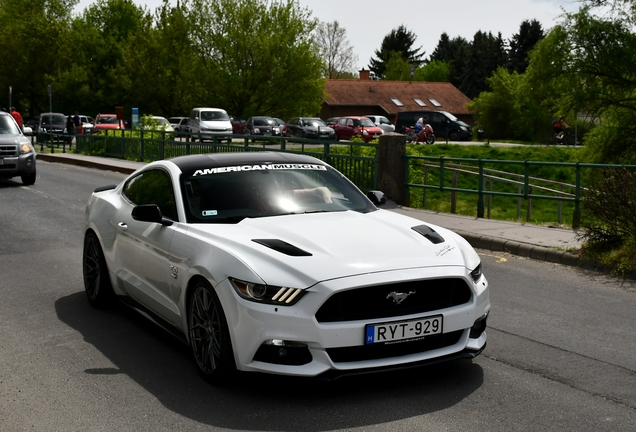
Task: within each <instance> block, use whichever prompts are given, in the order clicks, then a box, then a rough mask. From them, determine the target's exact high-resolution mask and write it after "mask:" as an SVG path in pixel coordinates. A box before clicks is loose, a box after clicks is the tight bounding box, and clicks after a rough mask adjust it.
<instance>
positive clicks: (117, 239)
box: [83, 152, 490, 383]
mask: <svg viewBox="0 0 636 432" xmlns="http://www.w3.org/2000/svg"><path fill="white" fill-rule="evenodd" d="M381 198H383V196H382V194H381V193H380V192H377V191H372V192H370V193H369V194H367V196H365V195H364V194H363V193H362V192H360V190H359V189H357V188H356V187H355V186H354V185H353V184H352V183H351V182H350V181H349V180H347V179H346V178H345V177H344V176H343V175H342V174H341V173H339V172H338V171H336V170H335V169H333V168H332V167H331V166H329V165H327V164H325V163H323V162H322V161H320V160H318V159H315V158H312V157H308V156H301V155H293V154H285V153H271V152H262V153H234V154H229V153H226V154H210V155H196V156H182V157H177V158H174V159H170V160H163V161H158V162H153V163H150V164H148V165H146V166H144V167H143V168H141V169H139V170H138V171H136V172H135V173H133V174H131V175H130V176H129V177H128V178H127V179H125V180H124V181H123V182H122V183H121V184H119V185H117V186H109V187H104V188H99V189H97V190H95V192H94V193H93V194H92V196H91V198H90V200H89V202H88V205H87V208H86V217H87V219H86V221H87V223H86V234H85V240H84V253H83V274H84V285H85V288H86V294H87V296H88V300H89V301H90V303H91V304H92V305H93V306H96V307H104V306H107V305H108V304H109V303H110V302H111V301H112V299H113V298H118V299H120V300H122V301H124V302H126V303H127V304H128V305H130V306H132V307H133V308H135V309H136V310H137V311H139V312H141V313H143V315H144V316H146V317H148V318H151V319H153V320H154V321H155V322H156V323H158V324H160V325H162V326H163V327H165V328H167V329H168V330H171V331H172V332H173V333H175V334H177V335H180V336H181V337H182V339H183V340H184V341H185V342H187V343H188V344H189V346H190V347H191V349H192V352H193V354H194V359H195V360H196V364H197V366H198V369H199V371H200V372H201V374H202V375H203V376H204V377H205V378H206V379H207V380H209V381H210V382H213V383H216V382H222V381H224V380H227V379H228V377H229V376H231V373H232V372H234V371H236V370H237V369H238V370H240V371H259V372H267V373H273V374H286V375H296V376H307V377H317V376H319V377H320V378H334V377H336V376H340V375H346V374H353V373H360V372H376V371H380V370H385V369H390V368H404V367H410V366H420V365H424V364H427V363H434V362H438V361H444V360H451V359H457V358H473V357H475V356H476V355H478V354H479V353H481V351H482V350H483V349H484V348H485V345H486V333H485V328H486V319H487V317H488V313H489V310H490V300H489V296H488V282H487V280H486V278H485V277H484V275H482V273H481V264H480V259H479V256H478V255H477V253H476V252H475V251H474V249H473V248H472V247H471V246H470V245H469V244H468V242H466V241H465V240H464V239H463V238H462V237H460V236H458V235H457V234H454V233H453V232H451V231H448V230H446V229H443V228H440V227H437V226H434V225H430V224H426V223H423V222H422V221H420V220H417V219H412V218H409V217H406V216H403V215H399V214H397V213H393V212H391V211H387V210H379V209H378V208H377V207H376V205H380V204H381Z"/></svg>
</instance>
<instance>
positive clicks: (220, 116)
mask: <svg viewBox="0 0 636 432" xmlns="http://www.w3.org/2000/svg"><path fill="white" fill-rule="evenodd" d="M201 120H203V121H230V116H229V115H227V113H226V112H224V111H201Z"/></svg>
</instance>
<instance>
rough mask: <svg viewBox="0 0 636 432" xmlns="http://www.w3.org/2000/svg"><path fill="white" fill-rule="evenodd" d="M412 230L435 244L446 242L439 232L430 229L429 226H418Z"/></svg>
mask: <svg viewBox="0 0 636 432" xmlns="http://www.w3.org/2000/svg"><path fill="white" fill-rule="evenodd" d="M411 229H412V230H413V231H415V232H418V233H420V234H422V235H423V236H424V237H426V238H427V239H429V240H430V242H431V243H433V244H438V243H444V242H445V241H446V240H444V237H442V236H441V235H439V234H438V233H437V231H435V230H434V229H433V228H431V227H429V226H428V225H418V226H414V227H413V228H411Z"/></svg>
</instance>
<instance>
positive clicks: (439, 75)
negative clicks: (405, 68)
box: [414, 60, 451, 82]
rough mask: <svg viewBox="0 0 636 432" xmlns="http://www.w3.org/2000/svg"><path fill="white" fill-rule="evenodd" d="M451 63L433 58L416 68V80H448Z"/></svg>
mask: <svg viewBox="0 0 636 432" xmlns="http://www.w3.org/2000/svg"><path fill="white" fill-rule="evenodd" d="M450 73H451V64H450V63H448V62H445V61H441V60H431V61H429V62H428V63H426V64H425V65H423V66H420V67H419V68H417V69H415V78H414V80H415V81H428V82H448V80H449V77H450Z"/></svg>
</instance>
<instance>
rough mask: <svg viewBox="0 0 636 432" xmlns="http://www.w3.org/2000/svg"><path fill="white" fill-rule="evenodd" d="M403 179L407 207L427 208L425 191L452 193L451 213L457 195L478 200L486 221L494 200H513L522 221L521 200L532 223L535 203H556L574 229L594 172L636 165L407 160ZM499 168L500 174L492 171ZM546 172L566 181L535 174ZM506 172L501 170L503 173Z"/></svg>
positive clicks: (578, 223)
mask: <svg viewBox="0 0 636 432" xmlns="http://www.w3.org/2000/svg"><path fill="white" fill-rule="evenodd" d="M405 161H406V164H407V170H406V172H407V179H406V186H407V187H408V188H409V192H410V197H411V204H412V205H414V206H415V207H419V206H420V205H419V204H420V203H421V206H422V207H424V208H427V199H428V196H427V191H429V190H436V191H439V192H442V193H450V194H449V196H448V200H449V201H450V205H451V213H455V210H456V208H454V206H456V205H457V195H456V194H457V193H466V194H471V195H472V196H475V195H476V200H475V202H474V204H473V205H474V206H475V209H476V216H477V217H478V218H483V217H485V216H486V210H487V209H488V217H490V208H491V204H492V199H493V197H508V198H513V199H516V200H517V203H518V204H517V218H520V217H521V211H520V210H521V200H525V201H526V204H527V210H526V213H527V216H526V220H528V221H529V220H530V213H531V208H532V202H533V200H546V201H552V202H556V203H557V204H556V205H557V207H558V217H559V218H561V216H562V212H563V208H564V206H568V207H569V209H570V212H571V214H572V227H573V228H578V227H579V226H580V222H581V201H582V193H583V192H584V191H585V190H587V189H590V188H592V186H593V184H592V182H593V181H594V179H596V178H598V172H595V171H597V170H607V169H608V168H625V169H636V165H607V164H586V163H566V162H539V161H515V160H492V159H467V158H446V157H443V156H441V157H433V156H408V155H407V156H406V158H405ZM493 167H497V168H499V169H495V168H493ZM550 167H562V168H566V171H569V173H567V172H566V173H565V174H563V173H562V174H561V175H562V176H563V177H565V179H564V181H555V180H548V179H546V177H545V176H543V177H542V176H541V175H537V174H536V172H537V171H540V170H542V169H546V168H550ZM503 168H505V169H503ZM559 223H561V220H559Z"/></svg>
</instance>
